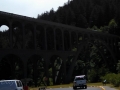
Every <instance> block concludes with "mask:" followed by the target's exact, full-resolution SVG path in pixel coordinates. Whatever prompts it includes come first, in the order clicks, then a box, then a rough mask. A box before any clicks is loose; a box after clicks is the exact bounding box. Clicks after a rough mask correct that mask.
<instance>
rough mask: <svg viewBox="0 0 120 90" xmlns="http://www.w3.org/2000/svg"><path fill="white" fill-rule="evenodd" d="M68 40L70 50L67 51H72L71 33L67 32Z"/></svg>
mask: <svg viewBox="0 0 120 90" xmlns="http://www.w3.org/2000/svg"><path fill="white" fill-rule="evenodd" d="M69 40H70V42H69V44H70V48H69V50H70V51H71V50H72V43H71V31H69Z"/></svg>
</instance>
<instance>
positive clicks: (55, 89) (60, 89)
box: [47, 87, 102, 90]
mask: <svg viewBox="0 0 120 90" xmlns="http://www.w3.org/2000/svg"><path fill="white" fill-rule="evenodd" d="M47 90H73V88H50V89H47ZM76 90H102V89H101V88H99V87H88V88H87V89H76Z"/></svg>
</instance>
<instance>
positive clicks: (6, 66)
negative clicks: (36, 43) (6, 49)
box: [0, 54, 23, 79]
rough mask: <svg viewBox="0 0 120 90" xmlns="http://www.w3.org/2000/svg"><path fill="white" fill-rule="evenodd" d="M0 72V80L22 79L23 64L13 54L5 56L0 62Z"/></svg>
mask: <svg viewBox="0 0 120 90" xmlns="http://www.w3.org/2000/svg"><path fill="white" fill-rule="evenodd" d="M0 68H1V69H2V71H1V70H0V72H2V73H1V75H3V78H2V79H22V78H23V62H22V59H21V58H20V57H19V56H17V55H15V54H6V55H5V56H4V57H3V58H2V59H1V61H0ZM8 72H9V73H8Z"/></svg>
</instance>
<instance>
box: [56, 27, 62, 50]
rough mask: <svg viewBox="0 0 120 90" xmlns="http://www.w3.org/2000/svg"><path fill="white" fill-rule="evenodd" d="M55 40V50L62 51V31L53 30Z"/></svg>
mask: <svg viewBox="0 0 120 90" xmlns="http://www.w3.org/2000/svg"><path fill="white" fill-rule="evenodd" d="M55 34H56V35H55V36H56V37H55V39H56V50H62V47H63V44H62V31H61V30H60V29H56V30H55Z"/></svg>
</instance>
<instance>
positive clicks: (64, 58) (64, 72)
mask: <svg viewBox="0 0 120 90" xmlns="http://www.w3.org/2000/svg"><path fill="white" fill-rule="evenodd" d="M62 59H63V83H64V84H66V83H67V82H66V78H67V73H66V60H67V57H63V58H62Z"/></svg>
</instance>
